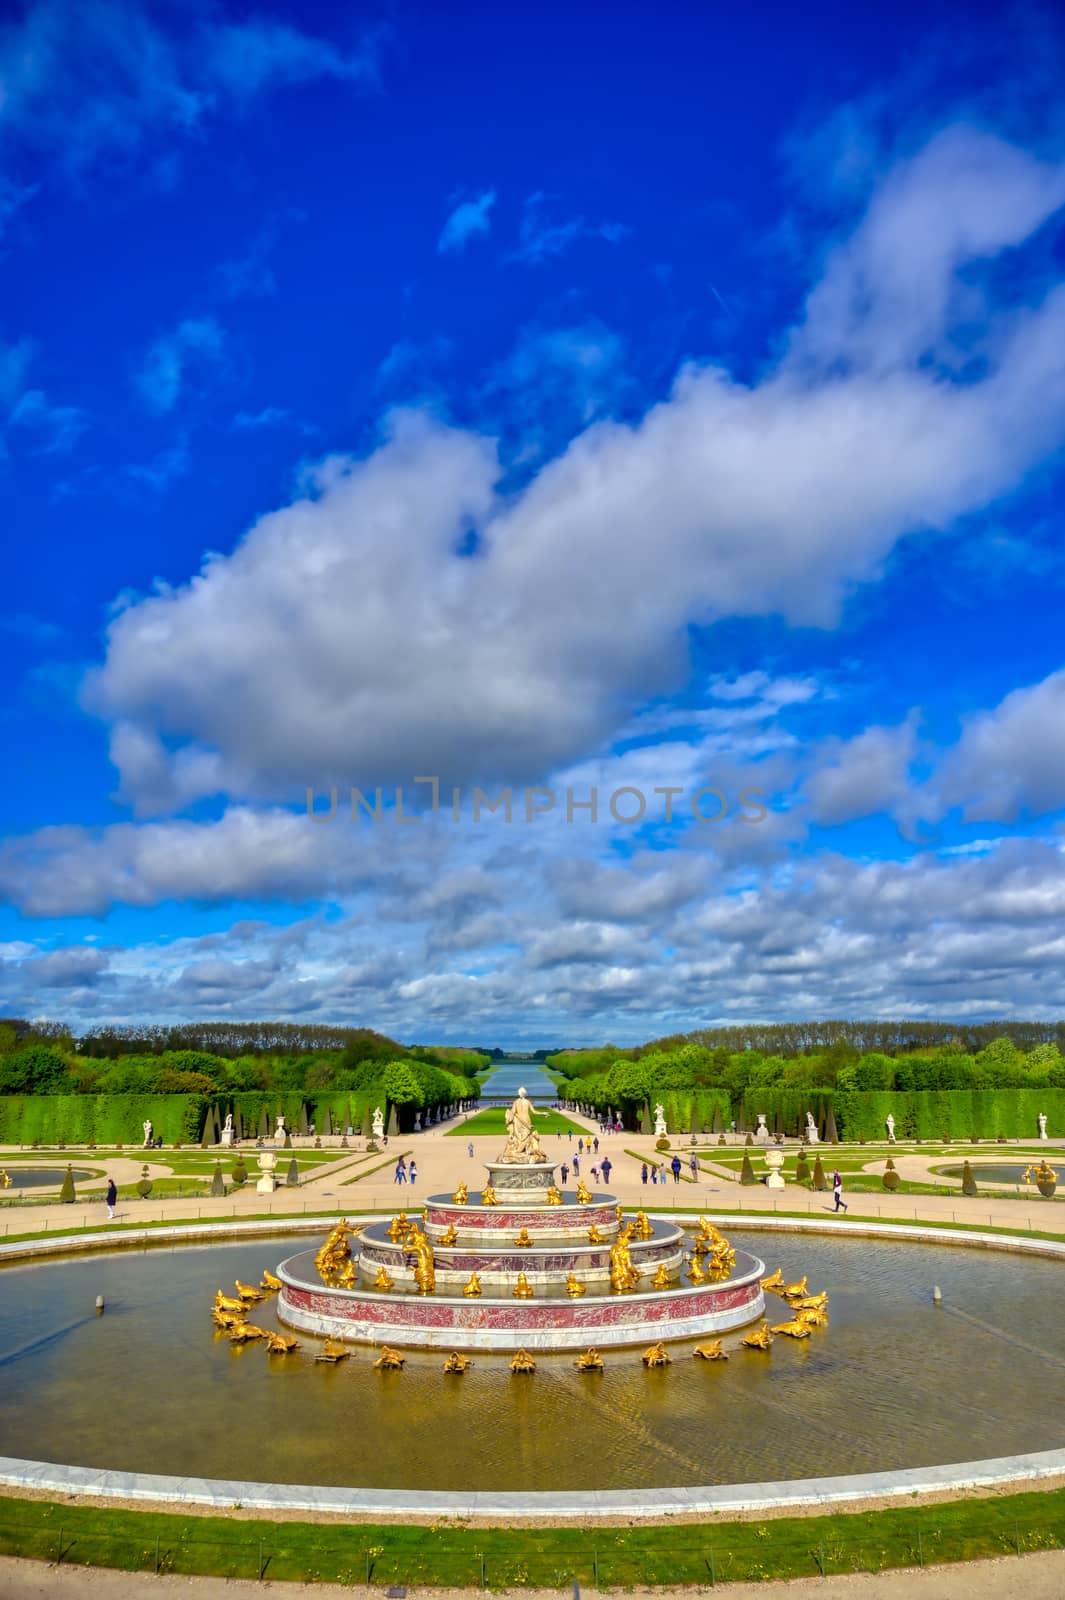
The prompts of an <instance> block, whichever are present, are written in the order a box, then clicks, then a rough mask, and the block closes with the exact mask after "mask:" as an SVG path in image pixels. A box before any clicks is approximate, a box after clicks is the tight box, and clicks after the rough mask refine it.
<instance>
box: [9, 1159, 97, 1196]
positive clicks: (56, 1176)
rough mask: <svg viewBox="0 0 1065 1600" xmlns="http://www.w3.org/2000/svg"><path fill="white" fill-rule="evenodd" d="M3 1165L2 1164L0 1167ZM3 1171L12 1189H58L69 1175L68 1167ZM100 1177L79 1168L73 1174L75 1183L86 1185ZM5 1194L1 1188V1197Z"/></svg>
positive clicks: (20, 1168)
mask: <svg viewBox="0 0 1065 1600" xmlns="http://www.w3.org/2000/svg"><path fill="white" fill-rule="evenodd" d="M2 1165H3V1164H2V1163H0V1166H2ZM3 1170H4V1171H5V1172H6V1173H7V1175H8V1177H9V1178H10V1179H11V1188H12V1189H58V1188H59V1185H60V1184H61V1183H62V1182H63V1179H64V1178H65V1177H66V1175H67V1169H66V1167H5V1168H3ZM99 1175H100V1174H99V1173H98V1172H87V1171H85V1170H79V1169H78V1168H75V1169H74V1171H73V1173H72V1174H71V1176H72V1177H73V1179H74V1182H75V1183H84V1182H85V1181H86V1179H88V1178H97V1177H99ZM5 1187H6V1185H5ZM3 1193H4V1189H3V1188H0V1195H2V1194H3Z"/></svg>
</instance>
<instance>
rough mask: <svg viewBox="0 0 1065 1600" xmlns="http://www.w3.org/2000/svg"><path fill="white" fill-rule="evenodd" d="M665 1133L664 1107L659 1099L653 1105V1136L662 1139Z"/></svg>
mask: <svg viewBox="0 0 1065 1600" xmlns="http://www.w3.org/2000/svg"><path fill="white" fill-rule="evenodd" d="M665 1134H666V1108H665V1106H664V1105H663V1104H662V1103H661V1101H659V1103H658V1105H656V1106H655V1138H656V1139H663V1138H664V1137H665Z"/></svg>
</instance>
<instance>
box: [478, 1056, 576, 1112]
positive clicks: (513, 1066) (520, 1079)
mask: <svg viewBox="0 0 1065 1600" xmlns="http://www.w3.org/2000/svg"><path fill="white" fill-rule="evenodd" d="M522 1084H524V1085H525V1087H526V1089H528V1091H529V1096H530V1098H531V1099H533V1100H535V1101H536V1104H537V1105H538V1106H549V1105H551V1104H553V1102H554V1101H555V1100H556V1099H557V1098H558V1090H557V1089H556V1088H555V1086H554V1084H553V1083H552V1081H551V1079H550V1078H549V1077H548V1076H547V1073H546V1072H545V1071H544V1069H543V1067H541V1065H540V1063H539V1062H538V1061H504V1062H503V1064H502V1066H499V1067H497V1068H496V1070H495V1071H494V1072H492V1073H490V1074H489V1075H488V1077H487V1078H485V1080H484V1084H483V1086H482V1089H481V1104H482V1105H484V1104H485V1103H486V1102H487V1101H491V1100H507V1101H509V1100H513V1098H514V1096H515V1095H516V1094H517V1092H518V1090H519V1089H520V1088H521V1086H522Z"/></svg>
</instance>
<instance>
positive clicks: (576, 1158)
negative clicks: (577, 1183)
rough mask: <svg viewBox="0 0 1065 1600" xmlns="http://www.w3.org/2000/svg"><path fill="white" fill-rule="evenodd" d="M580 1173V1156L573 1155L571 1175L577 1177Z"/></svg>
mask: <svg viewBox="0 0 1065 1600" xmlns="http://www.w3.org/2000/svg"><path fill="white" fill-rule="evenodd" d="M580 1175H581V1158H580V1156H574V1158H573V1176H574V1177H575V1178H579V1177H580Z"/></svg>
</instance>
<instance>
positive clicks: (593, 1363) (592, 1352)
mask: <svg viewBox="0 0 1065 1600" xmlns="http://www.w3.org/2000/svg"><path fill="white" fill-rule="evenodd" d="M605 1364H606V1363H605V1362H604V1360H603V1358H602V1356H601V1355H600V1354H599V1351H598V1350H597V1349H596V1348H595V1346H594V1345H590V1346H589V1348H588V1349H587V1350H586V1351H585V1352H584V1354H583V1355H582V1356H578V1357H577V1360H576V1363H575V1365H576V1368H577V1371H578V1372H602V1370H603V1367H604V1366H605Z"/></svg>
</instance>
